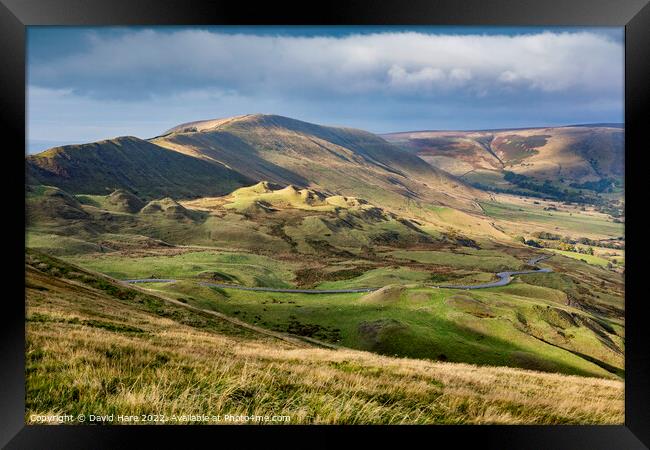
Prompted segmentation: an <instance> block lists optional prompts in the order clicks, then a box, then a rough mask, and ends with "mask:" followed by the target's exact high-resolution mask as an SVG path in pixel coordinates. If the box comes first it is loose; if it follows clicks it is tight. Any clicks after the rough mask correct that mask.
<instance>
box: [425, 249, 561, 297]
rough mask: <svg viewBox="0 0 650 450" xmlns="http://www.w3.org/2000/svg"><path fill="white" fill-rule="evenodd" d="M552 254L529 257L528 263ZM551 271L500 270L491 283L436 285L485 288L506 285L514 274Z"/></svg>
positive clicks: (546, 271) (456, 287)
mask: <svg viewBox="0 0 650 450" xmlns="http://www.w3.org/2000/svg"><path fill="white" fill-rule="evenodd" d="M551 256H553V255H542V256H537V257H535V258H532V259H529V260H528V261H527V264H528V265H531V266H537V263H539V262H540V261H543V260H545V259H548V258H550V257H551ZM549 272H553V271H552V270H551V269H536V270H520V271H514V272H499V273H497V274H496V276H497V277H499V280H497V281H492V282H490V283H483V284H473V285H467V286H462V285H453V284H448V285H443V286H436V287H439V288H445V289H485V288H491V287H497V286H506V285H508V284H510V282H511V281H512V277H513V276H514V275H525V274H527V273H549Z"/></svg>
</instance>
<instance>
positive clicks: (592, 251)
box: [586, 247, 594, 255]
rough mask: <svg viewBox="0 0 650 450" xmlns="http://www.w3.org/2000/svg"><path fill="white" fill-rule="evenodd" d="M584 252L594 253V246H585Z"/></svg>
mask: <svg viewBox="0 0 650 450" xmlns="http://www.w3.org/2000/svg"><path fill="white" fill-rule="evenodd" d="M586 253H587V255H593V254H594V248H593V247H587V250H586Z"/></svg>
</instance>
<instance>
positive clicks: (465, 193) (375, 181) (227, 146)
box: [152, 114, 483, 211]
mask: <svg viewBox="0 0 650 450" xmlns="http://www.w3.org/2000/svg"><path fill="white" fill-rule="evenodd" d="M152 142H154V143H156V144H157V145H160V146H163V147H166V148H169V149H171V150H176V151H178V152H181V153H184V154H188V155H192V156H196V157H200V158H204V159H206V160H212V161H216V162H220V163H223V164H226V165H228V167H231V168H233V169H234V170H238V171H240V172H241V173H246V174H247V175H250V176H252V177H254V178H257V179H258V180H260V181H261V180H267V181H270V182H273V183H278V184H282V185H287V184H293V185H295V186H297V187H299V188H305V187H309V188H313V189H317V190H319V191H324V192H328V193H330V194H338V195H345V196H356V197H362V198H365V199H367V200H368V201H370V202H373V203H377V204H381V205H382V206H384V207H390V208H405V206H406V205H407V203H408V202H418V201H419V202H426V203H435V204H439V205H446V206H452V207H457V208H461V209H466V210H470V211H479V209H478V208H477V205H476V203H475V202H474V199H475V198H477V197H478V198H480V197H482V196H483V194H482V193H481V192H479V191H476V190H474V189H472V188H470V187H469V186H467V185H466V184H464V183H463V182H461V181H459V180H458V179H456V178H455V177H453V176H450V175H449V174H447V173H446V172H443V171H441V170H439V169H436V168H434V167H432V166H430V165H429V164H427V163H426V162H425V161H423V160H422V159H420V158H419V157H418V156H416V155H414V154H411V153H409V152H405V151H403V150H401V149H399V148H398V147H396V146H394V145H391V144H390V143H388V142H386V141H385V140H384V139H382V138H380V137H379V136H376V135H374V134H372V133H368V132H365V131H362V130H356V129H349V128H337V127H326V126H320V125H315V124H311V123H307V122H302V121H299V120H294V119H290V118H287V117H281V116H274V115H262V114H254V115H247V116H240V117H234V118H229V119H220V120H210V121H201V122H194V123H190V124H185V125H182V126H179V127H176V128H172V129H171V130H169V132H168V133H167V134H165V135H163V136H160V137H157V138H154V139H153V140H152Z"/></svg>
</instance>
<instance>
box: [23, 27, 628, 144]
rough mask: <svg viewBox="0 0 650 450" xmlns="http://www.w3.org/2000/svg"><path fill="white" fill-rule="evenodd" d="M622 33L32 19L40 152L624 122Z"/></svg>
mask: <svg viewBox="0 0 650 450" xmlns="http://www.w3.org/2000/svg"><path fill="white" fill-rule="evenodd" d="M623 43H624V31H623V28H611V27H606V28H605V27H601V28H585V27H579V28H576V27H572V28H566V27H563V28H559V27H551V28H539V27H524V28H522V27H449V26H444V27H443V26H430V27H396V26H391V27H367V26H364V27H354V26H346V27H323V26H318V27H224V26H221V27H94V28H85V27H42V26H33V27H28V31H27V93H26V96H27V136H28V151H29V152H30V153H35V152H38V151H42V150H44V149H47V148H49V147H52V146H56V145H64V144H73V143H84V142H92V141H96V140H101V139H107V138H112V137H116V136H124V135H131V136H137V137H140V138H143V139H146V138H150V137H153V136H157V135H159V134H162V133H163V132H164V131H165V130H167V129H169V128H171V127H173V126H175V125H178V124H180V123H184V122H191V121H195V120H203V119H214V118H220V117H229V116H234V115H240V114H253V113H266V114H279V115H282V116H287V117H292V118H295V119H300V120H305V121H308V122H313V123H318V124H323V125H342V126H348V127H355V128H362V129H365V130H368V131H371V132H375V133H388V132H396V131H412V130H472V129H490V128H511V127H512V128H516V127H529V126H557V125H570V124H583V123H601V122H607V123H610V122H615V123H622V122H623V121H624V113H623V111H624V90H623V89H624V84H623V80H624V45H623Z"/></svg>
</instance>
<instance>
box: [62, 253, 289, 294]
mask: <svg viewBox="0 0 650 450" xmlns="http://www.w3.org/2000/svg"><path fill="white" fill-rule="evenodd" d="M67 260H68V261H70V262H72V263H74V264H78V265H80V266H83V267H85V268H88V269H92V270H95V271H97V272H101V273H105V274H107V275H109V276H111V277H114V278H117V279H120V280H124V279H133V278H192V277H202V278H207V279H212V280H215V282H224V283H232V284H242V285H245V286H266V287H278V288H279V287H290V286H291V284H290V282H291V280H292V278H293V273H292V272H291V270H290V267H291V265H290V264H286V263H282V262H278V261H275V260H273V259H271V258H268V257H265V256H260V255H253V254H250V253H235V252H213V251H197V252H187V253H181V254H178V255H173V256H147V257H139V258H134V257H127V256H122V255H105V256H97V255H93V256H78V257H69V258H67Z"/></svg>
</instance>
